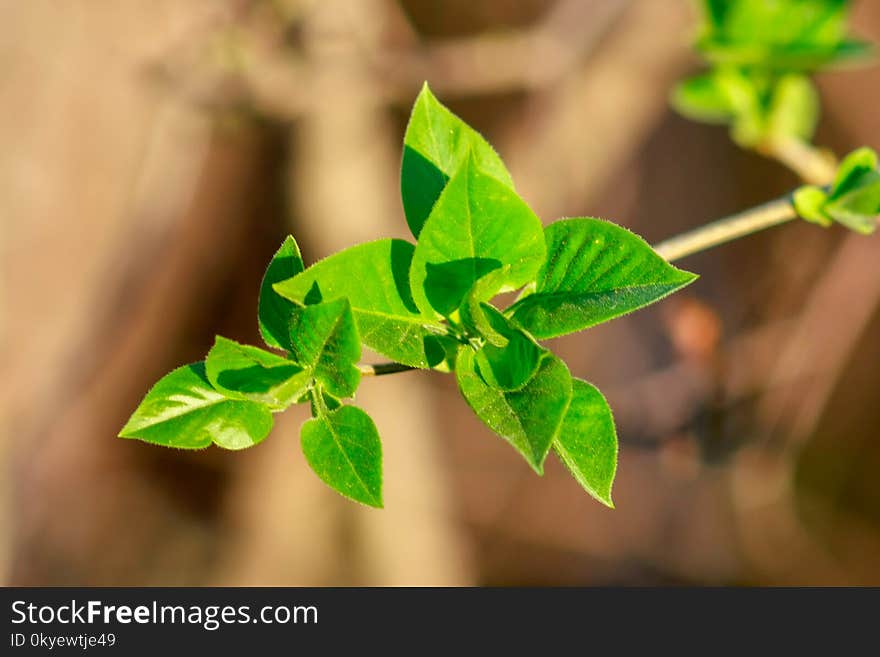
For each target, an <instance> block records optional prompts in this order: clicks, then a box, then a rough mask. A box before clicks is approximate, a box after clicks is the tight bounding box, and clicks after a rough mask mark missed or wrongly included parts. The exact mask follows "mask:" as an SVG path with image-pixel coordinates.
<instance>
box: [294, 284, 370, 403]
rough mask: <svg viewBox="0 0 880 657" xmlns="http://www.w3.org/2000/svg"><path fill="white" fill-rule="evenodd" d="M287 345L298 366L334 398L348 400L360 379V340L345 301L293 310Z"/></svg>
mask: <svg viewBox="0 0 880 657" xmlns="http://www.w3.org/2000/svg"><path fill="white" fill-rule="evenodd" d="M290 344H291V348H292V353H293V355H294V357H295V359H296V361H297V362H298V363H300V364H301V365H303V366H304V367H305V368H307V369H308V370H309V371H310V372H311V373H312V374H313V375H314V377H315V379H316V380H318V381H319V382H320V383H322V384H323V387H324V388H325V389H326V390H327V392H329V393H330V394H331V395H333V396H334V397H351V396H352V395H353V394H354V391H355V390H357V387H358V383H360V380H361V373H360V370H359V369H358V368H357V362H358V360H359V359H360V357H361V341H360V338H359V337H358V333H357V328H356V327H355V322H354V317H353V315H352V312H351V305H350V304H349V302H348V299H336V300H334V301H326V302H323V303H319V304H316V305H312V306H303V307H299V308H296V309H295V310H294V312H293V316H292V317H291V319H290Z"/></svg>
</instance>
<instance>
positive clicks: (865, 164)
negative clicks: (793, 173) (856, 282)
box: [793, 148, 880, 235]
mask: <svg viewBox="0 0 880 657" xmlns="http://www.w3.org/2000/svg"><path fill="white" fill-rule="evenodd" d="M793 202H794V207H795V210H796V211H797V213H798V215H800V216H801V217H802V218H804V219H806V220H807V221H812V222H813V223H817V224H820V225H822V226H830V225H831V223H832V222H837V223H839V224H842V225H844V226H846V227H847V228H849V229H850V230H854V231H856V232H858V233H862V234H863V235H869V234H871V233H873V232H874V231H875V230H876V229H877V218H878V216H880V172H878V171H877V154H876V153H875V152H874V151H872V150H871V149H870V148H860V149H858V150H856V151H854V152H852V153H850V154H849V155H848V156H847V157H845V158H844V160H843V162H841V163H840V166H839V167H838V168H837V175H836V176H835V180H834V184H833V185H832V186H831V192H830V193H826V192H825V191H824V190H822V189H819V188H818V187H812V186H805V187H801V188H800V189H798V190H797V191H796V192H795V193H794V197H793Z"/></svg>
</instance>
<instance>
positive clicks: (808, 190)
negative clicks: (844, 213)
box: [792, 185, 834, 228]
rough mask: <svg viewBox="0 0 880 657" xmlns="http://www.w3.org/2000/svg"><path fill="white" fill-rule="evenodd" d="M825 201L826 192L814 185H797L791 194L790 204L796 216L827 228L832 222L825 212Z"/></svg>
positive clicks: (826, 201)
mask: <svg viewBox="0 0 880 657" xmlns="http://www.w3.org/2000/svg"><path fill="white" fill-rule="evenodd" d="M827 203H828V194H826V193H825V190H823V189H821V188H820V187H816V186H815V185H804V186H803V187H799V188H798V189H796V190H795V192H794V194H793V195H792V204H793V205H794V209H795V211H796V212H797V213H798V216H799V217H801V218H802V219H806V220H807V221H809V222H811V223H814V224H818V225H819V226H822V227H823V228H828V227H829V226H830V225H831V224H832V223H834V222H833V221H832V220H831V217H829V216H828V214H827V213H826V212H825V206H826V205H827Z"/></svg>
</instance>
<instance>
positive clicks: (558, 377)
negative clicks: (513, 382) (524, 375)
mask: <svg viewBox="0 0 880 657" xmlns="http://www.w3.org/2000/svg"><path fill="white" fill-rule="evenodd" d="M455 373H456V377H457V379H458V387H459V390H461V394H462V395H463V396H464V398H465V400H466V401H467V403H468V405H469V406H470V407H471V409H473V411H474V413H476V415H477V417H478V418H480V419H481V420H482V421H483V422H484V423H485V424H486V425H487V426H488V427H489V428H490V429H492V430H493V431H494V432H495V433H497V434H498V435H499V436H501V437H502V438H504V439H505V440H507V441H508V442H509V443H510V444H511V445H513V446H514V448H516V450H517V451H518V452H519V453H520V454H522V455H523V457H524V458H525V459H526V461H527V462H528V464H529V465H530V466H531V467H532V469H533V470H535V472H537V473H538V474H543V472H544V459H545V458H546V457H547V452H548V451H549V450H550V446H551V445H552V444H553V440H554V439H555V438H556V436H557V434H558V431H559V427H560V425H561V424H562V418H563V416H564V415H565V412H566V410H567V409H568V404H569V401H570V400H571V385H572V384H571V375H570V374H569V372H568V368H567V367H566V366H565V363H563V362H562V361H561V360H559V359H558V358H556V357H555V356H554V355H553V354H551V353H550V352H545V354H544V356H543V358H542V359H541V364H540V366H539V368H538V371H537V372H536V373H535V374H534V376H532V378H531V379H530V380H529V382H528V383H527V384H526V385H525V386H523V387H522V388H520V389H519V390H514V391H505V390H499V389H498V388H493V387H492V386H490V385H488V384H487V383H486V382H485V381H484V380H483V377H482V376H480V373H479V372H478V370H477V367H476V362H475V354H474V352H473V350H472V349H470V347H467V346H462V347H461V348H460V349H459V354H458V359H457V361H456V364H455Z"/></svg>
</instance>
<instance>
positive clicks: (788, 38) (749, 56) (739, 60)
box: [697, 0, 867, 71]
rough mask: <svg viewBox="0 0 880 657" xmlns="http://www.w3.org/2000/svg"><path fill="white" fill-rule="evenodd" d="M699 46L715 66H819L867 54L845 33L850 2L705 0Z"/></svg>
mask: <svg viewBox="0 0 880 657" xmlns="http://www.w3.org/2000/svg"><path fill="white" fill-rule="evenodd" d="M703 4H704V10H705V14H706V17H707V20H706V23H705V26H704V31H703V34H702V35H701V37H700V39H699V40H698V42H697V47H698V49H699V50H700V51H701V52H702V53H703V54H704V55H705V56H706V57H707V58H708V59H709V60H710V61H712V62H714V63H716V64H728V65H731V64H732V65H737V66H744V67H761V68H764V69H773V70H790V71H799V70H815V69H817V68H820V67H822V66H824V65H827V64H829V63H832V62H835V61H837V60H840V59H844V58H846V57H852V56H857V55H861V54H864V53H865V52H866V51H867V46H866V44H863V43H861V42H858V41H853V40H851V39H849V38H848V37H847V15H848V10H849V7H848V5H849V2H848V0H773V1H772V2H769V1H768V0H706V1H704V3H703Z"/></svg>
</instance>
